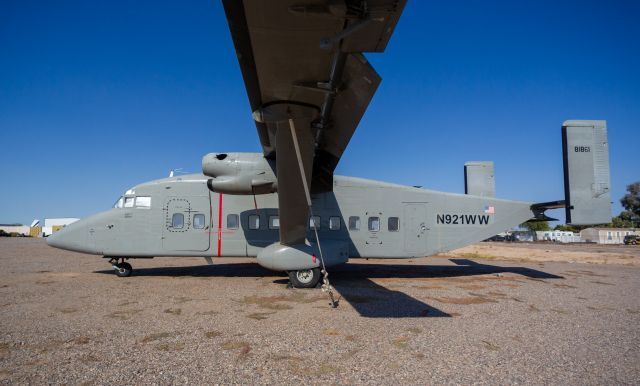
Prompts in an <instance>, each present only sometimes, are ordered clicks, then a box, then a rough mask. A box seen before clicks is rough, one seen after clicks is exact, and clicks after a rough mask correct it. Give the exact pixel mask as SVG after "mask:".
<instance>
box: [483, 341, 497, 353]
mask: <svg viewBox="0 0 640 386" xmlns="http://www.w3.org/2000/svg"><path fill="white" fill-rule="evenodd" d="M481 342H482V344H483V347H484V348H486V349H487V350H491V351H498V350H500V346H498V345H497V344H495V343H493V342H489V341H488V340H481Z"/></svg>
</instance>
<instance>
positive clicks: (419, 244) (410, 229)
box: [403, 203, 428, 256]
mask: <svg viewBox="0 0 640 386" xmlns="http://www.w3.org/2000/svg"><path fill="white" fill-rule="evenodd" d="M403 229H404V248H405V250H406V252H407V253H410V254H412V255H414V256H424V254H425V253H426V251H427V230H428V229H427V206H426V204H423V203H411V204H404V215H403Z"/></svg>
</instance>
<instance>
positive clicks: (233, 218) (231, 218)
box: [227, 214, 240, 229]
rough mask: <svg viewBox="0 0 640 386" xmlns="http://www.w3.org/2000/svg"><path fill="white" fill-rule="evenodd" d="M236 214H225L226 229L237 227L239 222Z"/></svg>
mask: <svg viewBox="0 0 640 386" xmlns="http://www.w3.org/2000/svg"><path fill="white" fill-rule="evenodd" d="M239 222H240V221H239V219H238V215H237V214H228V215H227V229H238V223H239Z"/></svg>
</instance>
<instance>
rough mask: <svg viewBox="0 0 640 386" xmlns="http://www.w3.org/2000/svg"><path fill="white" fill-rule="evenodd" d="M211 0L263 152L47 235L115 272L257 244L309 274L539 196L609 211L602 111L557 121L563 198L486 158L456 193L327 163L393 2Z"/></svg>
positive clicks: (343, 138) (502, 221)
mask: <svg viewBox="0 0 640 386" xmlns="http://www.w3.org/2000/svg"><path fill="white" fill-rule="evenodd" d="M223 5H224V10H225V13H226V16H227V21H228V24H229V28H230V31H231V36H232V38H233V42H234V44H235V49H236V53H237V57H238V61H239V64H240V68H241V70H242V74H243V78H244V83H245V87H246V90H247V94H248V96H249V103H250V105H251V111H252V112H253V118H254V120H255V125H256V127H257V131H258V136H259V138H260V142H261V144H262V150H263V152H262V153H211V154H207V155H205V156H204V158H203V159H202V174H191V175H182V176H174V177H170V178H165V179H160V180H156V181H151V182H146V183H142V184H140V185H137V186H135V187H133V188H131V189H129V190H127V191H126V192H124V194H123V195H122V197H120V198H119V199H118V200H117V203H116V204H115V206H114V207H113V208H112V209H110V210H107V211H105V212H102V213H98V214H96V215H93V216H90V217H88V218H85V219H82V220H80V221H78V222H76V223H74V224H71V225H69V226H67V227H66V228H64V229H63V230H61V231H59V232H57V233H55V234H54V235H52V236H50V237H49V238H48V241H47V242H48V244H49V245H51V246H54V247H57V248H63V249H67V250H72V251H78V252H84V253H90V254H96V255H102V256H104V257H105V258H108V259H109V260H110V262H111V264H112V266H113V267H114V269H115V272H116V274H117V275H118V276H129V275H130V274H131V272H132V268H131V265H130V264H129V263H127V262H125V260H128V259H135V258H151V257H156V256H201V257H204V258H205V259H207V261H208V262H209V263H211V258H212V257H220V256H246V257H257V261H258V263H259V264H260V265H261V266H263V267H266V268H268V269H271V270H276V271H285V272H288V274H289V278H290V280H291V283H292V284H293V285H294V286H296V287H313V286H315V285H316V284H317V283H318V281H319V280H320V278H321V276H322V271H321V269H322V268H323V265H324V266H326V267H332V266H335V265H338V264H342V263H346V262H347V261H348V260H349V259H350V258H360V257H372V258H391V259H396V258H411V257H417V256H426V255H431V254H434V253H438V252H443V251H448V250H451V249H454V248H458V247H462V246H464V245H468V244H471V243H475V242H478V241H481V240H484V239H486V238H488V237H491V236H493V235H495V234H497V233H499V232H502V231H504V230H505V229H508V228H511V227H513V226H516V225H518V224H520V223H522V222H525V221H527V220H547V219H549V217H547V216H546V215H545V214H544V212H545V210H547V209H552V208H560V207H565V208H566V215H567V222H568V223H574V224H588V223H603V222H607V221H609V220H610V213H611V207H610V198H609V184H610V182H609V164H608V162H609V161H608V149H607V131H606V123H605V122H604V121H566V122H564V124H563V126H562V139H563V149H564V169H565V181H564V183H565V192H566V193H565V199H564V200H563V201H556V202H550V203H538V204H536V203H529V202H521V201H510V200H504V199H498V198H495V197H494V195H493V191H494V187H493V169H492V165H491V164H487V163H477V162H475V163H468V164H466V166H465V179H466V184H465V186H466V194H454V193H443V192H436V191H432V190H427V189H422V188H416V187H409V186H401V185H396V184H391V183H385V182H378V181H371V180H365V179H360V178H353V177H341V176H337V175H334V170H335V168H336V165H337V164H338V162H339V160H340V158H341V156H342V154H343V152H344V150H345V148H346V147H347V144H348V143H349V140H350V139H351V136H352V135H353V133H354V131H355V129H356V127H357V126H358V123H359V121H360V119H361V118H362V116H363V114H364V112H365V110H366V109H367V106H368V104H369V102H370V100H371V98H372V97H373V95H374V93H375V91H376V88H377V87H378V85H379V83H380V81H381V79H380V76H379V75H378V74H377V73H376V71H375V70H374V69H373V67H372V66H371V65H370V64H369V62H368V61H367V59H366V58H365V56H364V55H363V53H365V52H382V51H384V49H385V47H386V45H387V43H388V41H389V38H390V37H391V34H392V33H393V31H394V28H395V26H396V23H397V22H398V19H399V17H400V15H401V13H402V11H403V8H404V5H405V1H403V0H365V1H361V0H358V1H355V0H344V1H340V0H326V1H319V0H314V1H311V0H245V1H236V0H223ZM402 167H405V166H402ZM540 183H542V182H540ZM544 183H548V182H547V181H545V182H544Z"/></svg>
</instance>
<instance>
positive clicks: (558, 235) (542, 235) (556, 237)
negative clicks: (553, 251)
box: [536, 231, 583, 243]
mask: <svg viewBox="0 0 640 386" xmlns="http://www.w3.org/2000/svg"><path fill="white" fill-rule="evenodd" d="M536 236H537V237H538V240H539V241H555V242H558V243H579V242H581V241H583V239H582V238H581V237H580V235H576V234H575V233H573V232H569V231H536Z"/></svg>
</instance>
